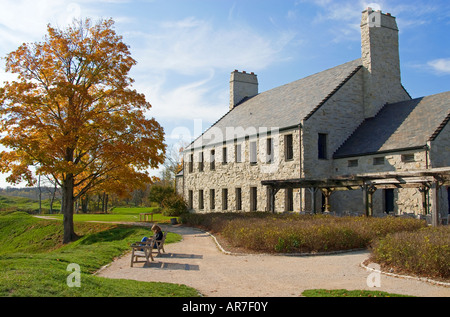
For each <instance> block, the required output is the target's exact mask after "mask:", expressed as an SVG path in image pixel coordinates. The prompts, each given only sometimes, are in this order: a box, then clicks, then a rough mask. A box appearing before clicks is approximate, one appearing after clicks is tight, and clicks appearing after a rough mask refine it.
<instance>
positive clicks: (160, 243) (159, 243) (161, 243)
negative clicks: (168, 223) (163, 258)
mask: <svg viewBox="0 0 450 317" xmlns="http://www.w3.org/2000/svg"><path fill="white" fill-rule="evenodd" d="M166 236H167V231H166V232H164V234H163V237H162V239H161V240H155V243H156V249H157V250H158V255H160V254H161V250H162V251H163V252H164V253H166V251H165V250H164V242H165V241H166Z"/></svg>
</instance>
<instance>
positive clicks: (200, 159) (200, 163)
mask: <svg viewBox="0 0 450 317" xmlns="http://www.w3.org/2000/svg"><path fill="white" fill-rule="evenodd" d="M204 166H205V162H204V158H203V152H200V153H198V171H199V172H203V167H204Z"/></svg>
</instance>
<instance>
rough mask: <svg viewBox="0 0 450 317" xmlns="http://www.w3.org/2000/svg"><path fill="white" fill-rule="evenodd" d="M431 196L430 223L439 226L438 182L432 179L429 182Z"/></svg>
mask: <svg viewBox="0 0 450 317" xmlns="http://www.w3.org/2000/svg"><path fill="white" fill-rule="evenodd" d="M431 198H432V199H433V204H432V208H431V224H432V226H433V227H437V226H439V183H438V181H434V182H433V183H432V184H431Z"/></svg>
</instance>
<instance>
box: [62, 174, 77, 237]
mask: <svg viewBox="0 0 450 317" xmlns="http://www.w3.org/2000/svg"><path fill="white" fill-rule="evenodd" d="M73 184H74V178H73V175H72V174H68V175H67V177H66V180H65V181H64V183H63V186H62V196H63V198H62V201H63V205H62V206H61V207H62V211H63V215H64V218H63V224H64V238H63V243H64V244H66V243H69V242H72V241H75V240H76V239H77V238H78V236H77V235H76V234H75V231H74V226H73V203H74V197H73V187H74V186H73Z"/></svg>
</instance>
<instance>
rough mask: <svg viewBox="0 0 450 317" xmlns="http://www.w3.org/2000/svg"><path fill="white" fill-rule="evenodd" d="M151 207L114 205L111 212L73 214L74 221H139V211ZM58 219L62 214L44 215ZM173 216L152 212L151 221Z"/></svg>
mask: <svg viewBox="0 0 450 317" xmlns="http://www.w3.org/2000/svg"><path fill="white" fill-rule="evenodd" d="M153 209H154V208H153V207H115V208H114V209H113V210H112V211H111V212H109V213H107V214H100V213H98V214H96V213H92V214H90V213H87V214H83V213H78V214H74V215H73V220H74V221H79V222H85V221H99V222H139V214H140V213H151V212H153ZM46 216H51V217H54V218H58V219H61V220H62V219H63V215H61V214H55V215H46ZM171 218H174V217H166V216H164V215H163V214H161V213H155V214H153V222H155V223H169V222H170V219H171Z"/></svg>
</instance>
